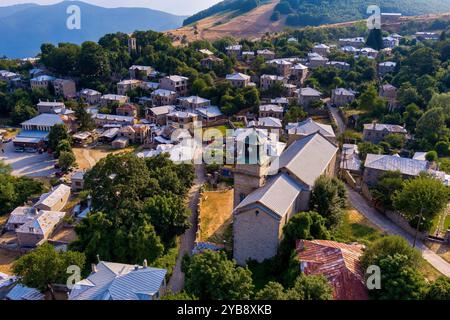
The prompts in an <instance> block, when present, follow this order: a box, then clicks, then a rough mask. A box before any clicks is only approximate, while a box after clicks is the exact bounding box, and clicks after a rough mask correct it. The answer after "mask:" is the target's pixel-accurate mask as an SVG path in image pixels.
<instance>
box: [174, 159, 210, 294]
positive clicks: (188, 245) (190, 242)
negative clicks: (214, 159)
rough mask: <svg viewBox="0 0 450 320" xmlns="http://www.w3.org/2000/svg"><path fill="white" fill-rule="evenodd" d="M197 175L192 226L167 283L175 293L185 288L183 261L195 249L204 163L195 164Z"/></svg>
mask: <svg viewBox="0 0 450 320" xmlns="http://www.w3.org/2000/svg"><path fill="white" fill-rule="evenodd" d="M195 175H196V179H195V181H194V186H193V187H192V188H191V190H190V191H189V195H188V198H189V209H190V210H191V212H192V214H191V216H190V217H189V222H190V223H191V227H190V228H189V229H188V230H186V232H185V233H184V234H183V235H182V236H181V239H180V251H179V252H178V257H177V262H176V264H175V268H174V270H173V274H172V277H171V278H170V280H169V283H168V285H167V287H168V288H169V289H170V290H171V291H172V292H173V293H178V292H180V291H181V290H183V288H184V273H183V272H181V261H182V260H183V256H184V255H185V254H186V253H187V254H191V252H192V249H194V242H195V235H196V233H197V218H198V213H197V206H198V203H199V201H200V187H201V186H202V185H203V184H204V183H205V168H204V165H203V164H201V165H196V166H195Z"/></svg>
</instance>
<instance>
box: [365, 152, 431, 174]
mask: <svg viewBox="0 0 450 320" xmlns="http://www.w3.org/2000/svg"><path fill="white" fill-rule="evenodd" d="M364 166H365V167H366V168H370V169H377V170H382V171H397V170H399V171H400V172H401V173H402V174H405V175H409V176H418V175H419V174H420V173H421V172H423V171H426V170H427V168H428V162H427V161H422V160H415V159H409V158H402V157H399V156H398V155H395V156H390V155H381V154H368V155H367V158H366V162H365V163H364Z"/></svg>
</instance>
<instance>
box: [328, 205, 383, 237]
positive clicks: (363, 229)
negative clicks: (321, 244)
mask: <svg viewBox="0 0 450 320" xmlns="http://www.w3.org/2000/svg"><path fill="white" fill-rule="evenodd" d="M382 236H383V233H382V232H381V231H380V230H377V229H376V227H375V226H373V225H371V224H370V222H369V221H368V220H367V219H366V218H365V217H363V216H362V215H361V214H360V213H358V212H357V211H355V210H350V211H348V212H347V213H346V215H345V216H344V219H343V221H342V223H341V225H340V226H339V228H338V229H337V230H336V232H335V240H336V241H340V242H347V243H350V242H359V243H362V244H365V245H367V244H369V243H371V242H372V241H375V240H377V239H379V238H381V237H382Z"/></svg>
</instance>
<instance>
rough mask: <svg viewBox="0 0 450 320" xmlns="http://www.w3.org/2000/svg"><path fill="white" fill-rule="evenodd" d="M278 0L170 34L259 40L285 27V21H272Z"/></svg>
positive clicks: (192, 37)
mask: <svg viewBox="0 0 450 320" xmlns="http://www.w3.org/2000/svg"><path fill="white" fill-rule="evenodd" d="M277 3H278V0H269V1H266V3H265V4H261V5H260V6H258V7H257V8H255V9H253V10H251V11H249V12H246V13H243V14H240V15H238V16H236V15H235V12H225V13H220V14H215V15H212V16H210V17H207V18H204V19H202V20H199V21H197V22H195V23H194V24H191V25H187V26H184V27H182V28H179V29H176V30H171V31H170V34H172V35H174V36H177V37H183V36H185V37H187V39H188V40H195V39H208V40H214V39H218V38H220V37H224V36H233V37H236V38H259V37H260V36H262V35H263V34H265V33H266V32H279V31H282V30H283V29H284V27H285V24H284V19H280V20H279V21H275V22H274V21H271V20H270V16H271V15H272V11H273V10H274V8H275V6H276V5H277Z"/></svg>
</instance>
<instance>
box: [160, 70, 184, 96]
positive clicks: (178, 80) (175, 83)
mask: <svg viewBox="0 0 450 320" xmlns="http://www.w3.org/2000/svg"><path fill="white" fill-rule="evenodd" d="M188 81H189V78H186V77H183V76H177V75H174V76H167V77H164V78H162V79H160V80H159V87H160V88H161V89H165V90H170V91H175V92H176V93H177V94H178V95H180V96H185V95H186V94H187V93H188V91H189V84H188Z"/></svg>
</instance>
